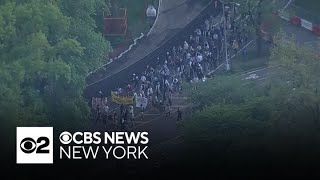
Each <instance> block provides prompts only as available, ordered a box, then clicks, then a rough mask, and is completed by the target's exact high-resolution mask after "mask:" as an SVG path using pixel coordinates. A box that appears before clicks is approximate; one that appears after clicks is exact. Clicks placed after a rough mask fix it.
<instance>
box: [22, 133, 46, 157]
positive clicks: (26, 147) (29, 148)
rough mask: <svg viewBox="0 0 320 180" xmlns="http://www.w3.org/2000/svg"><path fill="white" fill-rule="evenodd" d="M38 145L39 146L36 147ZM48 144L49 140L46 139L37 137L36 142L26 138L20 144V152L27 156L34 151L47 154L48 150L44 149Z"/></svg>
mask: <svg viewBox="0 0 320 180" xmlns="http://www.w3.org/2000/svg"><path fill="white" fill-rule="evenodd" d="M38 144H40V145H39V146H37V145H38ZM49 144H50V140H49V138H47V137H43V136H42V137H39V138H38V139H37V141H35V140H34V139H32V138H30V137H27V138H24V139H23V140H22V141H21V143H20V148H21V151H22V152H24V153H27V154H30V153H33V152H34V151H35V150H36V149H37V150H36V153H49V150H48V149H45V148H46V147H48V146H49Z"/></svg>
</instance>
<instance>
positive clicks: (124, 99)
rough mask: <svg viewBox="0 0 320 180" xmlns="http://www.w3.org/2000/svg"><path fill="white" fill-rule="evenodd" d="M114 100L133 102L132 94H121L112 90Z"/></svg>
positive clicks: (120, 102) (119, 102)
mask: <svg viewBox="0 0 320 180" xmlns="http://www.w3.org/2000/svg"><path fill="white" fill-rule="evenodd" d="M111 97H112V101H113V102H115V103H117V104H133V97H132V96H120V95H117V94H116V93H115V92H111Z"/></svg>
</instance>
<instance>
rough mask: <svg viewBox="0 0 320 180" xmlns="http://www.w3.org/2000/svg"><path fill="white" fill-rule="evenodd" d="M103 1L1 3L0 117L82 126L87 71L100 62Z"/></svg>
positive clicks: (106, 45)
mask: <svg viewBox="0 0 320 180" xmlns="http://www.w3.org/2000/svg"><path fill="white" fill-rule="evenodd" d="M104 12H105V13H109V10H108V1H106V0H92V1H85V0H79V1H71V0H54V1H53V0H49V1H43V0H4V1H1V2H0V63H1V65H0V77H1V78H0V119H1V121H2V122H3V123H4V124H7V125H13V124H17V123H18V124H19V125H20V126H23V125H44V126H45V125H55V126H56V127H59V128H66V127H69V128H72V127H75V126H81V125H84V124H85V123H86V120H87V119H88V115H89V109H88V106H87V102H86V101H85V100H84V99H83V97H82V91H83V89H84V86H85V77H86V76H87V74H88V72H90V71H92V70H94V69H96V68H97V67H99V66H101V65H102V64H103V63H104V62H105V60H106V59H105V57H106V54H107V53H108V51H109V50H110V45H109V42H108V41H106V40H105V38H104V37H103V35H102V33H101V28H100V26H98V25H97V24H98V23H100V19H101V18H102V13H104Z"/></svg>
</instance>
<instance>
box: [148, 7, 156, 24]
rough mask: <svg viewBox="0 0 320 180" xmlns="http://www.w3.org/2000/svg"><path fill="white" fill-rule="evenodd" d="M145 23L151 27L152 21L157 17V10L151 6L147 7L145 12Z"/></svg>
mask: <svg viewBox="0 0 320 180" xmlns="http://www.w3.org/2000/svg"><path fill="white" fill-rule="evenodd" d="M146 16H147V23H148V24H149V26H152V24H153V21H154V19H155V18H156V17H157V10H156V9H155V8H154V6H153V5H149V6H148V8H147V11H146Z"/></svg>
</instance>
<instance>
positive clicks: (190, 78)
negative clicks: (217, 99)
mask: <svg viewBox="0 0 320 180" xmlns="http://www.w3.org/2000/svg"><path fill="white" fill-rule="evenodd" d="M237 14H238V13H237V9H236V7H234V8H230V7H227V6H226V13H225V18H226V21H225V22H226V23H225V25H226V27H224V23H221V22H218V23H217V22H215V21H216V19H215V18H214V17H213V16H210V17H209V18H207V19H205V21H204V23H203V24H202V26H201V27H198V28H197V29H195V31H194V32H193V33H192V34H190V35H189V37H188V38H187V39H185V40H184V41H183V42H182V43H181V44H177V45H176V46H173V47H171V48H170V49H168V50H167V52H166V53H165V54H163V55H162V56H160V57H158V58H157V59H155V60H153V61H156V65H155V66H150V65H149V66H147V67H146V69H145V71H143V72H142V73H140V74H138V73H135V74H132V77H131V81H128V82H130V83H128V84H127V86H126V87H122V88H118V89H117V90H116V91H117V93H118V94H125V95H126V96H133V97H135V98H138V97H144V98H147V100H148V107H149V106H152V107H153V108H157V109H159V110H160V111H161V112H165V115H166V117H168V116H170V115H171V111H172V107H171V106H172V99H173V95H174V94H175V93H180V92H181V90H182V86H181V85H182V82H183V81H185V82H194V81H205V80H206V79H207V78H208V77H207V74H208V72H210V70H213V69H215V68H217V67H218V66H219V65H220V64H221V63H222V61H223V59H224V58H225V57H224V53H225V51H224V50H225V45H226V46H227V51H228V55H229V57H228V58H230V57H231V55H233V54H235V53H238V52H239V49H240V47H243V46H244V45H246V44H247V43H248V31H247V28H246V26H247V23H248V21H247V20H246V19H242V20H241V18H240V19H239V20H236V19H237ZM225 29H226V31H225ZM224 33H227V34H226V36H227V41H226V42H227V43H225V40H224V37H225V34H224ZM97 99H98V100H97ZM107 104H108V102H107V100H106V98H105V97H103V95H102V93H101V97H98V98H95V99H94V101H92V110H93V114H94V116H93V117H94V119H95V120H96V121H98V120H103V122H106V121H108V120H109V121H112V122H118V123H119V125H120V127H121V129H122V128H125V125H126V124H128V122H131V121H134V119H135V118H134V109H135V107H138V108H139V109H140V111H141V118H142V119H143V113H144V111H145V107H142V105H141V106H140V105H129V106H125V105H120V108H119V114H117V112H116V111H112V112H110V109H109V107H108V105H107ZM176 113H177V121H180V120H181V119H182V111H181V110H180V109H178V110H177V112H176ZM105 124H106V123H105Z"/></svg>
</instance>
